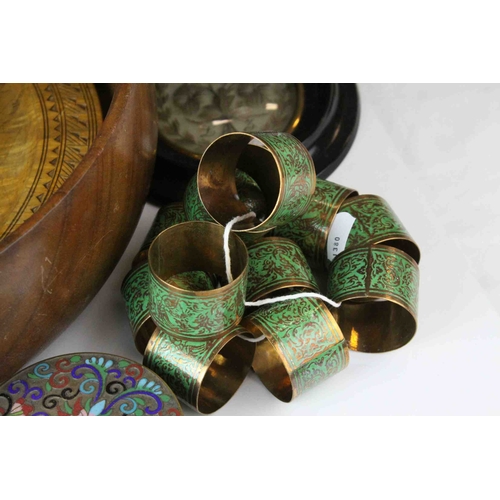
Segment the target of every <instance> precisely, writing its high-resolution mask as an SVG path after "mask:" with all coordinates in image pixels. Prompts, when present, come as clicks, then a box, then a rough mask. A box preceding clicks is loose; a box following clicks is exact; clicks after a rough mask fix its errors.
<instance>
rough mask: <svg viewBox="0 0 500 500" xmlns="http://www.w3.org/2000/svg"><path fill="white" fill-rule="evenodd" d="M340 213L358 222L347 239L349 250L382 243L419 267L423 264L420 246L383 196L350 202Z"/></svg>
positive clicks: (358, 197)
mask: <svg viewBox="0 0 500 500" xmlns="http://www.w3.org/2000/svg"><path fill="white" fill-rule="evenodd" d="M339 212H340V213H348V214H350V215H352V216H353V217H354V218H355V219H356V220H355V221H354V223H353V225H352V228H351V230H350V232H349V237H348V238H347V242H346V245H345V249H346V250H348V249H350V248H356V247H360V246H369V245H375V244H378V243H382V244H383V245H387V246H391V247H394V248H399V249H400V250H402V251H404V252H406V253H407V254H408V255H410V257H412V258H413V259H414V260H415V262H417V263H418V261H419V260H420V250H419V248H418V246H417V244H416V243H415V241H413V239H412V237H411V236H410V235H409V233H408V231H407V230H406V229H405V227H404V226H403V224H402V222H401V221H400V220H399V219H398V217H397V215H396V214H395V213H394V211H393V210H392V209H391V207H390V206H389V204H388V203H387V202H386V201H385V200H384V199H383V198H381V197H380V196H375V195H372V194H363V195H361V196H355V197H353V198H349V199H348V200H346V201H345V203H344V204H343V205H342V207H341V208H340V211H339Z"/></svg>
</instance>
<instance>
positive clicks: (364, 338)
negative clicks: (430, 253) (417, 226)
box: [327, 245, 419, 352]
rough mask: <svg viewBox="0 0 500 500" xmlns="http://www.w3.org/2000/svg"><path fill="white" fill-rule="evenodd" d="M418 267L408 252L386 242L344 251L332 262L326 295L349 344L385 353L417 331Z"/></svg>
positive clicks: (401, 344) (364, 349)
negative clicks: (333, 305)
mask: <svg viewBox="0 0 500 500" xmlns="http://www.w3.org/2000/svg"><path fill="white" fill-rule="evenodd" d="M418 282H419V270H418V265H417V263H416V262H415V261H414V260H413V259H412V258H411V257H410V256H409V255H408V254H406V253H405V252H403V251H401V250H399V249H397V248H392V247H388V246H385V245H373V246H369V247H361V248H353V249H351V250H346V251H345V252H342V253H341V254H340V255H339V256H338V257H336V258H335V259H334V260H333V262H332V263H331V265H330V269H329V273H328V293H327V296H328V297H329V298H330V299H332V300H334V301H336V302H341V303H342V304H341V306H340V307H339V308H337V309H335V310H334V311H333V314H334V316H335V318H336V319H337V321H338V324H339V325H340V328H341V329H342V331H343V332H344V336H345V338H346V340H347V341H348V343H349V348H350V349H352V350H354V351H363V352H385V351H391V350H393V349H398V348H399V347H402V346H404V345H405V344H407V343H408V342H409V341H410V340H411V339H412V338H413V335H414V334H415V331H416V329H417V308H418Z"/></svg>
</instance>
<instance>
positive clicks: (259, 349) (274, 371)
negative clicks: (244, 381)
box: [244, 321, 294, 403]
mask: <svg viewBox="0 0 500 500" xmlns="http://www.w3.org/2000/svg"><path fill="white" fill-rule="evenodd" d="M244 326H245V328H246V329H247V330H248V331H249V332H250V333H252V334H253V336H254V337H256V338H257V337H260V336H261V335H265V333H264V332H263V331H262V330H261V329H260V328H259V327H258V326H257V325H255V324H253V323H251V322H250V321H248V322H245V321H244ZM253 345H255V346H256V347H255V354H254V358H253V363H252V368H253V370H254V371H255V373H256V374H257V376H258V377H259V378H260V380H261V381H262V383H263V384H264V386H265V387H266V388H267V389H268V390H269V392H270V393H271V394H273V395H274V396H275V397H276V398H278V399H279V400H280V401H283V402H284V403H289V402H290V401H291V400H292V399H293V397H294V394H293V385H292V379H291V377H290V374H291V369H287V364H286V360H285V359H284V358H283V357H282V356H281V355H280V353H279V351H278V350H277V349H276V348H275V347H274V346H273V344H272V343H271V342H270V341H269V340H268V338H267V335H266V338H265V339H264V340H262V341H261V342H257V343H256V344H253Z"/></svg>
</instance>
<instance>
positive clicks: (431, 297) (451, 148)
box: [29, 84, 500, 415]
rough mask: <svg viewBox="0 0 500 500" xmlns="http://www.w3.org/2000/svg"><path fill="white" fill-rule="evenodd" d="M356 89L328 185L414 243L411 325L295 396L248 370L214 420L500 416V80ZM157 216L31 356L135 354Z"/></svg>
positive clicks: (145, 218) (150, 209)
mask: <svg viewBox="0 0 500 500" xmlns="http://www.w3.org/2000/svg"><path fill="white" fill-rule="evenodd" d="M359 90H360V98H361V107H362V109H361V122H360V128H359V132H358V136H357V138H356V140H355V142H354V146H353V148H352V149H351V151H350V153H349V154H348V156H347V157H346V159H345V160H344V162H343V163H342V164H341V166H340V167H339V168H338V169H337V170H336V171H335V172H334V173H333V175H332V176H331V177H330V180H332V181H335V182H337V183H339V184H343V185H346V186H350V187H354V188H356V189H357V190H358V191H359V192H360V193H365V194H368V193H371V194H377V195H380V196H382V197H384V198H385V199H386V200H387V201H388V202H389V203H390V205H391V206H392V208H393V209H394V210H395V212H396V213H397V214H398V216H399V217H400V218H401V220H402V221H403V223H404V224H405V226H406V227H407V229H408V230H409V232H410V234H411V235H412V236H413V237H414V238H415V239H416V241H417V243H418V244H419V246H420V249H421V251H422V260H421V265H420V273H421V285H420V311H419V327H418V330H417V333H416V335H415V337H414V339H413V340H412V341H411V342H410V343H409V344H408V345H406V346H405V347H403V348H402V349H399V350H397V351H393V352H390V353H385V354H365V353H356V352H353V353H351V361H350V364H349V366H348V367H347V369H345V370H344V371H343V372H341V373H340V374H338V375H336V376H335V377H333V378H331V379H329V380H327V381H326V382H323V383H322V384H321V385H319V386H317V387H316V388H314V389H312V390H310V391H309V392H307V393H305V394H303V395H301V396H300V397H299V398H298V399H297V400H295V401H293V402H292V403H289V404H285V403H282V402H280V401H278V400H277V399H275V398H274V397H273V396H272V395H271V394H270V393H269V392H268V391H267V390H266V389H265V387H264V386H263V385H262V384H261V383H260V381H259V380H258V378H257V377H256V376H255V375H254V374H253V373H251V374H250V375H249V376H248V378H247V379H246V380H245V382H244V383H243V385H242V386H241V388H240V390H239V391H238V392H237V393H236V395H235V396H234V397H233V398H232V399H231V400H230V401H229V403H228V404H227V405H226V406H224V407H223V408H222V409H221V410H220V411H219V412H217V413H216V414H215V415H410V414H411V415H478V414H496V415H498V414H500V394H499V385H500V265H498V260H497V259H500V167H499V166H500V148H499V147H498V143H499V138H500V85H389V84H384V85H380V84H377V85H360V86H359ZM156 210H157V208H156V207H154V206H152V205H149V204H148V205H146V207H145V208H144V212H143V214H142V217H141V220H140V222H139V225H138V227H137V230H136V232H135V234H134V236H133V238H132V240H131V242H130V244H129V246H128V248H127V250H126V252H125V253H124V255H123V257H122V259H121V260H120V261H119V262H118V264H117V266H116V269H115V271H114V272H113V274H112V275H111V276H110V278H109V279H108V281H107V282H106V284H105V285H104V287H103V288H102V289H101V291H100V292H99V293H98V294H97V296H96V297H95V298H94V299H93V301H92V302H91V303H90V305H89V306H88V307H87V309H86V310H85V311H84V312H83V313H82V315H81V316H80V317H79V318H78V319H77V320H76V321H75V322H74V323H73V324H72V325H71V326H70V327H69V328H68V329H67V330H66V331H65V332H64V333H63V334H62V335H61V336H60V337H58V339H56V340H55V341H54V342H53V343H52V344H51V345H49V346H48V347H47V348H46V349H45V350H44V351H43V352H41V353H40V355H38V356H37V357H36V358H33V359H32V360H30V362H29V364H31V363H33V362H35V361H37V360H40V359H44V358H48V357H51V356H56V355H59V354H66V353H70V352H77V351H80V352H81V351H96V352H104V353H113V354H117V355H122V356H125V357H128V358H132V359H135V360H137V361H141V356H140V355H139V354H138V353H137V351H136V350H135V347H134V344H133V341H132V335H131V332H130V328H129V325H128V321H127V317H126V312H125V306H124V303H123V300H122V298H121V295H120V284H121V281H122V279H123V277H124V276H125V274H126V273H127V272H128V270H129V268H130V264H131V261H132V259H133V257H134V255H135V254H136V252H137V251H138V249H139V248H140V246H141V243H142V241H143V239H144V237H145V235H146V233H147V231H148V229H149V227H150V225H151V223H152V221H153V219H154V215H155V213H156ZM183 407H184V408H185V411H186V414H188V415H192V414H195V412H193V411H192V410H190V409H189V408H187V407H186V406H185V405H183Z"/></svg>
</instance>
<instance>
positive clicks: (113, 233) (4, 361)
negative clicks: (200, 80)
mask: <svg viewBox="0 0 500 500" xmlns="http://www.w3.org/2000/svg"><path fill="white" fill-rule="evenodd" d="M109 89H110V91H111V95H112V99H111V104H110V106H109V110H107V113H106V116H105V119H104V121H103V123H102V125H101V127H100V129H99V131H98V133H97V136H96V138H95V140H94V142H93V144H92V146H91V148H90V150H89V151H88V153H87V154H86V155H85V157H84V158H83V159H82V160H81V162H80V163H79V164H78V166H76V168H75V170H74V172H73V173H71V175H70V176H69V177H68V179H67V180H66V181H65V182H64V184H62V185H61V186H60V187H59V188H58V189H57V190H56V191H55V192H54V193H53V194H52V196H51V197H50V198H49V199H48V200H47V201H46V202H45V203H44V204H42V205H41V206H40V208H39V209H37V210H36V211H35V212H34V213H33V215H32V216H31V217H29V218H28V219H27V220H26V221H25V222H24V223H23V224H21V225H20V226H19V227H17V229H15V230H13V231H12V232H10V234H8V235H6V236H5V237H4V238H3V239H2V240H1V241H0V381H3V380H5V379H7V378H9V377H10V376H12V375H13V373H14V372H15V371H17V370H18V369H19V368H21V367H22V366H23V365H24V364H25V363H26V362H27V361H29V359H30V358H31V357H32V356H33V355H34V354H35V353H36V352H37V351H39V350H40V349H41V348H42V347H43V346H44V345H46V344H47V343H48V342H50V341H51V340H53V339H54V338H55V337H56V336H57V334H58V333H60V332H61V331H63V330H64V329H65V328H66V327H67V326H68V325H69V324H70V323H71V322H72V321H73V320H74V319H75V318H76V317H77V316H78V314H80V312H81V311H82V310H83V309H84V308H85V306H86V305H87V304H88V303H89V302H90V300H91V299H92V298H93V297H94V295H95V294H96V293H97V292H98V291H99V289H100V288H101V286H102V285H103V284H104V282H105V280H106V279H107V277H108V276H109V274H110V273H111V271H112V270H113V268H114V267H115V265H116V263H117V262H118V260H119V258H120V256H121V255H122V253H123V251H124V249H125V247H126V245H127V243H128V241H129V239H130V237H131V235H132V233H133V231H134V229H135V226H136V224H137V221H138V219H139V216H140V214H141V211H142V207H143V205H144V202H145V200H146V196H147V193H148V189H149V183H150V180H151V175H152V168H153V161H154V156H155V152H156V141H157V120H156V103H155V95H154V87H153V86H152V85H151V84H115V85H112V86H110V87H109ZM101 102H104V100H103V99H101ZM104 109H105V108H104ZM0 113H1V109H0ZM0 119H1V118H0ZM19 154H27V153H19ZM117 293H119V291H117Z"/></svg>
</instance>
